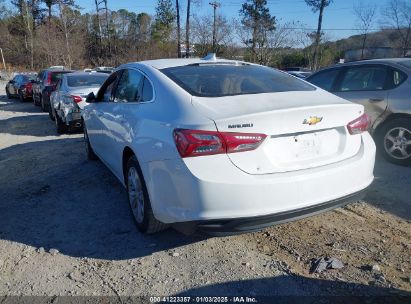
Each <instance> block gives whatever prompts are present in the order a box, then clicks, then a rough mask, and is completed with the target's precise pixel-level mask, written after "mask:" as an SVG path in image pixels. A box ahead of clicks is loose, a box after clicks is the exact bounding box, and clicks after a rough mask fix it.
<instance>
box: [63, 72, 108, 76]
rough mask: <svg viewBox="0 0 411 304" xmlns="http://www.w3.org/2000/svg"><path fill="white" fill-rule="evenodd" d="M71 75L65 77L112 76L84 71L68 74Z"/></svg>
mask: <svg viewBox="0 0 411 304" xmlns="http://www.w3.org/2000/svg"><path fill="white" fill-rule="evenodd" d="M68 74H69V75H64V76H70V77H71V76H85V75H97V76H106V77H108V76H110V75H109V74H107V73H99V72H83V71H77V72H73V73H68Z"/></svg>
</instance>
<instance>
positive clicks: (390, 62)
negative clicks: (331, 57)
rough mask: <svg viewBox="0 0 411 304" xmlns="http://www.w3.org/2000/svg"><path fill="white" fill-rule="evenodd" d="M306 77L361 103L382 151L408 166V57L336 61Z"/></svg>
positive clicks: (410, 64) (410, 101)
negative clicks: (343, 62)
mask: <svg viewBox="0 0 411 304" xmlns="http://www.w3.org/2000/svg"><path fill="white" fill-rule="evenodd" d="M306 80H307V81H309V82H311V83H313V84H315V85H317V86H319V87H320V88H322V89H324V90H327V91H329V92H331V93H333V94H335V95H338V96H340V97H342V98H344V99H347V100H350V101H352V102H356V103H360V104H362V105H364V106H365V109H366V112H367V113H368V115H369V116H370V117H371V129H370V132H371V133H372V134H373V137H374V140H375V142H376V144H377V147H378V148H379V151H380V152H381V154H382V155H383V156H384V157H385V158H386V159H387V160H388V161H390V162H392V163H395V164H399V165H411V59H409V58H392V59H375V60H364V61H357V62H350V63H346V64H339V65H336V66H332V67H329V68H326V69H323V70H320V71H319V72H317V73H315V74H313V75H311V76H310V77H308V78H306Z"/></svg>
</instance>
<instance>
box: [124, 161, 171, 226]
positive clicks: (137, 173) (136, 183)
mask: <svg viewBox="0 0 411 304" xmlns="http://www.w3.org/2000/svg"><path fill="white" fill-rule="evenodd" d="M125 180H126V186H127V194H128V195H127V197H128V202H129V205H130V209H131V213H132V214H133V217H134V222H135V223H136V225H137V228H138V229H139V230H140V232H142V233H147V234H152V233H156V232H159V231H161V230H164V229H166V228H167V227H168V225H167V224H164V223H162V222H160V221H158V220H157V219H156V218H155V217H154V213H153V209H152V208H151V204H150V198H149V196H148V192H147V188H146V184H145V182H144V178H143V174H142V172H141V169H140V166H139V164H138V161H137V158H136V157H135V156H134V155H133V156H131V157H130V158H129V160H128V162H127V166H126V172H125Z"/></svg>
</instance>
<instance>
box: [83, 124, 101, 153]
mask: <svg viewBox="0 0 411 304" xmlns="http://www.w3.org/2000/svg"><path fill="white" fill-rule="evenodd" d="M83 134H84V144H85V145H86V155H87V159H88V160H97V159H98V156H97V155H96V153H94V150H93V148H92V147H91V144H90V140H89V139H88V134H87V129H86V127H85V126H84V124H83Z"/></svg>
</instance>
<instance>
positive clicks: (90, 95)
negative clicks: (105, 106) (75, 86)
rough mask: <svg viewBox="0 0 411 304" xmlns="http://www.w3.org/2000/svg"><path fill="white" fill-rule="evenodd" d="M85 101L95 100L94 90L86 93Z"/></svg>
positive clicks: (91, 101)
mask: <svg viewBox="0 0 411 304" xmlns="http://www.w3.org/2000/svg"><path fill="white" fill-rule="evenodd" d="M86 102H87V103H93V102H97V99H96V95H94V92H91V93H89V94H88V95H87V98H86Z"/></svg>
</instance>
